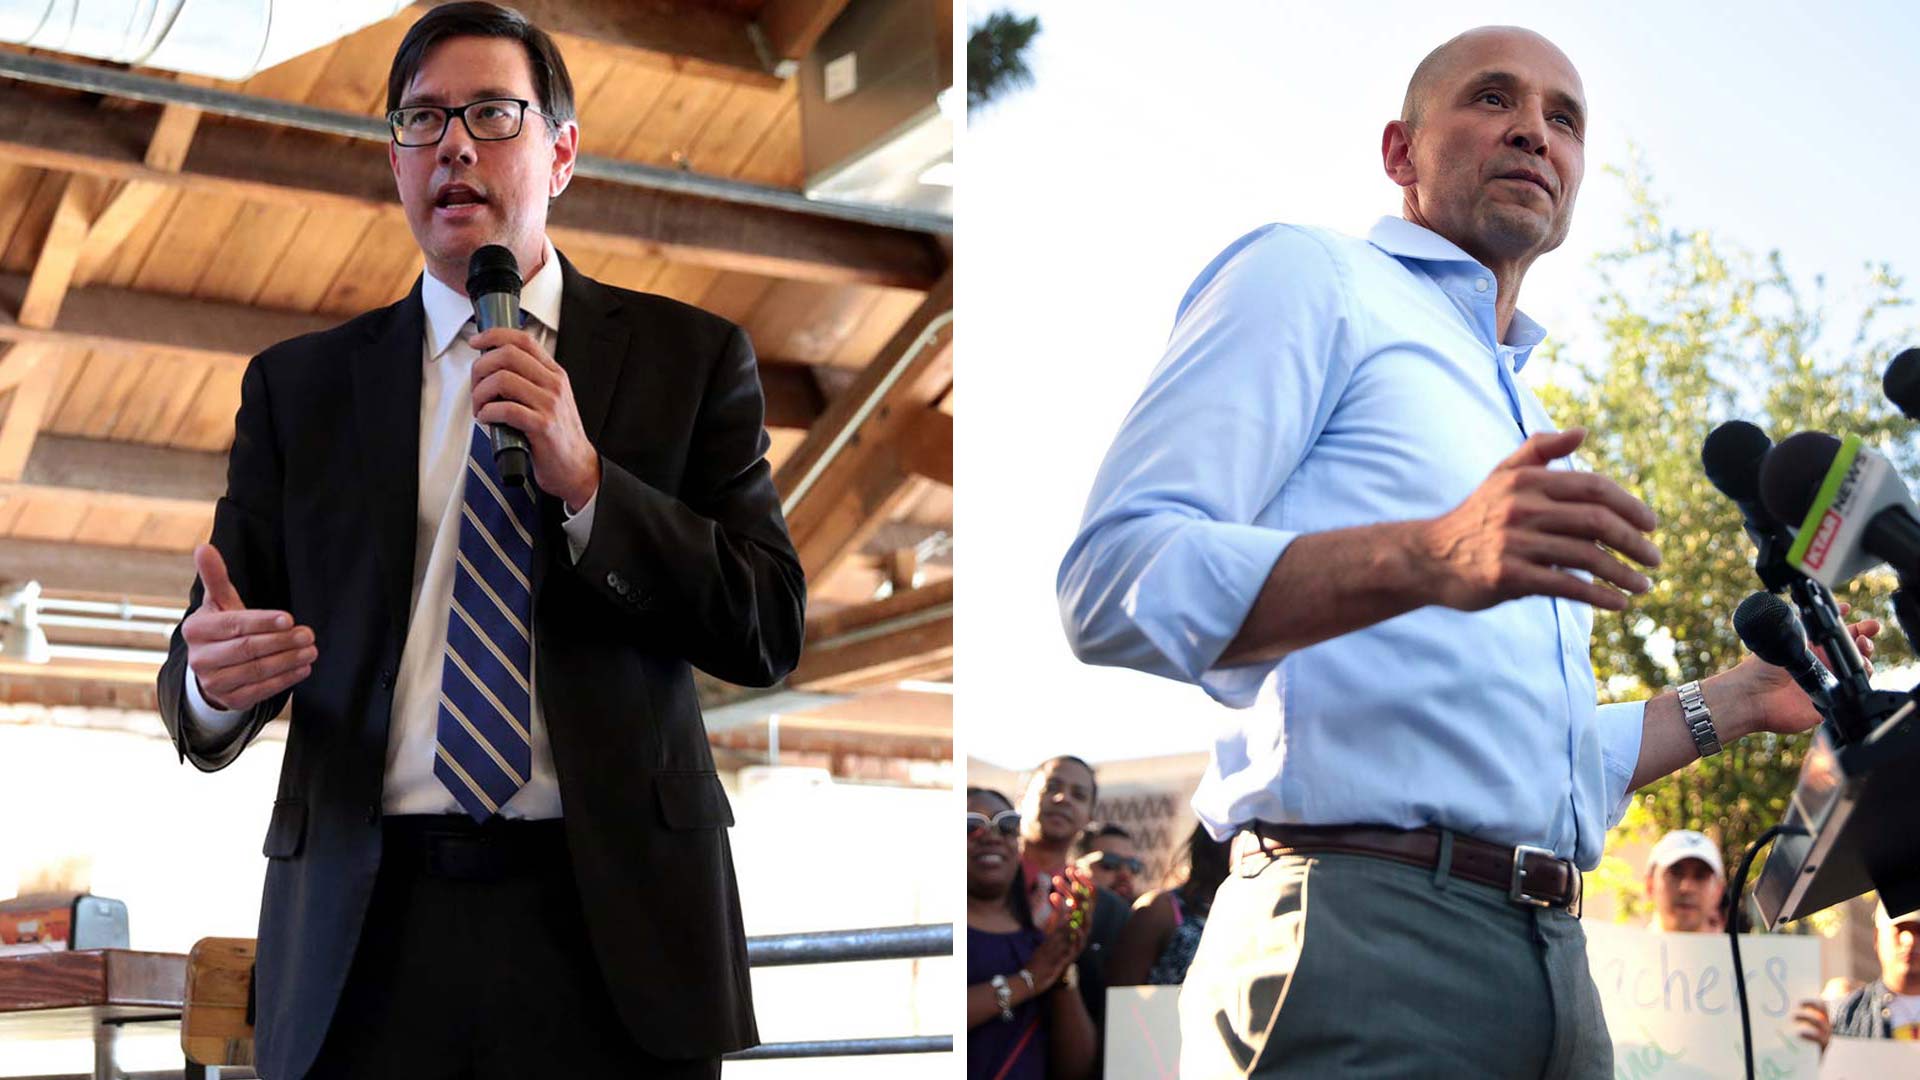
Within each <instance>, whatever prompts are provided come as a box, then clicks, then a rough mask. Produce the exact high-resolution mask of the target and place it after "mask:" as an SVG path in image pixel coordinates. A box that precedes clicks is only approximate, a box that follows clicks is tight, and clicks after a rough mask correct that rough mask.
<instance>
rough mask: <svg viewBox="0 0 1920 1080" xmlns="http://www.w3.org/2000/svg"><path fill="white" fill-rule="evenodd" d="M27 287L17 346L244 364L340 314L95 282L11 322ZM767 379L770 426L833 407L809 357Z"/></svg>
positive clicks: (14, 287)
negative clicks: (52, 308) (53, 306)
mask: <svg viewBox="0 0 1920 1080" xmlns="http://www.w3.org/2000/svg"><path fill="white" fill-rule="evenodd" d="M26 287H27V279H26V278H25V277H23V276H21V275H18V274H0V341H12V342H15V343H16V344H15V346H14V349H15V351H16V352H17V351H18V350H20V349H21V348H22V347H23V346H35V347H38V348H39V349H41V350H45V349H92V350H106V351H111V352H120V353H127V354H131V355H142V356H149V355H161V354H164V355H169V356H182V357H186V358H189V359H192V360H196V361H199V362H201V363H205V364H208V365H211V366H217V367H230V368H238V367H242V366H244V365H245V364H246V362H247V360H248V358H249V357H251V356H252V355H253V354H255V353H257V352H259V351H260V350H262V349H264V348H266V347H267V346H269V345H272V344H274V343H275V342H279V341H285V340H286V339H288V338H291V337H297V336H299V335H301V334H306V333H311V332H313V331H315V330H323V329H325V328H327V327H329V326H332V325H334V324H335V323H338V322H339V321H340V320H339V319H338V318H337V317H335V316H329V315H311V314H307V313H305V312H293V311H273V310H269V309H266V308H257V307H252V306H250V305H246V304H234V303H228V302H226V301H223V300H200V299H193V298H189V297H175V296H162V295H158V294H155V293H148V292H139V291H136V290H132V289H115V288H107V287H99V286H92V287H83V288H78V289H74V290H72V291H70V292H69V293H68V294H67V299H66V303H65V305H64V306H63V308H62V309H61V312H60V317H59V319H58V320H57V321H56V322H55V324H54V325H53V326H51V327H34V326H24V325H21V324H20V323H18V322H9V321H7V319H6V317H5V311H6V310H10V309H11V308H12V307H14V306H15V297H18V296H20V295H21V294H22V292H23V291H24V290H25V288H26ZM11 355H12V354H9V356H11ZM22 355H23V357H24V356H26V355H37V354H33V353H31V352H29V353H28V354H22ZM28 367H29V365H28V364H27V363H26V361H25V360H24V359H23V360H22V361H19V362H9V361H8V360H7V359H6V358H0V390H5V389H7V388H8V387H9V386H11V385H12V383H13V381H14V380H15V379H17V378H19V377H22V376H24V374H25V372H26V370H28ZM760 383H761V387H762V388H763V390H764V391H765V394H766V399H767V426H768V427H772V428H801V429H804V428H808V427H811V426H812V425H813V423H814V421H815V420H817V419H818V418H819V416H820V414H821V411H822V410H823V409H824V408H825V404H826V402H825V398H824V395H823V394H822V391H821V389H820V384H819V381H818V380H817V379H816V378H815V377H814V372H813V368H812V367H811V366H809V365H807V364H801V363H795V362H793V361H789V360H781V359H778V358H773V359H763V360H761V362H760ZM16 475H18V474H16Z"/></svg>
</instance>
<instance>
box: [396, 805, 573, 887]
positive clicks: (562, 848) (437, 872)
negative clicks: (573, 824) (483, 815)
mask: <svg viewBox="0 0 1920 1080" xmlns="http://www.w3.org/2000/svg"><path fill="white" fill-rule="evenodd" d="M381 844H382V847H381V854H380V864H381V868H382V869H386V870H396V871H411V872H414V873H420V874H425V875H427V876H429V877H440V878H453V879H457V880H461V881H497V880H499V879H502V878H510V877H532V876H535V875H539V874H546V873H552V872H554V871H556V870H562V869H565V868H566V866H567V865H568V863H567V834H566V826H565V824H564V823H563V822H562V821H561V820H560V819H559V818H546V819H542V820H539V821H518V820H511V819H507V818H500V817H494V818H490V819H488V820H487V821H486V823H484V824H481V823H478V822H475V821H474V820H473V819H472V818H471V817H468V816H467V815H465V814H404V815H397V816H389V817H386V818H383V819H382V820H381Z"/></svg>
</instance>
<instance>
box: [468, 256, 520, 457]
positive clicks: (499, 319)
mask: <svg viewBox="0 0 1920 1080" xmlns="http://www.w3.org/2000/svg"><path fill="white" fill-rule="evenodd" d="M467 296H468V297H469V298H470V299H472V301H473V325H474V326H476V327H478V328H479V329H480V332H481V333H483V334H484V333H486V332H487V331H488V330H491V329H493V328H494V327H496V326H511V327H513V328H515V329H518V328H519V326H520V263H519V261H518V260H516V259H515V258H514V257H513V252H511V251H509V250H507V248H505V247H503V246H501V245H500V244H488V245H486V246H485V247H482V248H480V249H479V250H477V251H475V252H474V253H473V257H472V258H471V259H468V260H467ZM487 428H488V435H489V437H490V438H491V439H492V441H493V464H494V467H495V468H497V469H499V470H500V479H501V481H502V482H504V483H507V484H510V485H513V486H516V487H518V486H524V485H525V484H526V482H527V477H528V475H529V474H531V473H532V471H533V454H532V450H531V449H529V447H528V445H527V437H526V435H525V434H524V433H522V432H521V431H520V430H519V429H518V428H515V427H513V426H511V425H508V424H489V425H487Z"/></svg>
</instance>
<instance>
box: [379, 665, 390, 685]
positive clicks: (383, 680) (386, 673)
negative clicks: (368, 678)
mask: <svg viewBox="0 0 1920 1080" xmlns="http://www.w3.org/2000/svg"><path fill="white" fill-rule="evenodd" d="M380 689H382V690H391V689H393V669H392V668H381V669H380Z"/></svg>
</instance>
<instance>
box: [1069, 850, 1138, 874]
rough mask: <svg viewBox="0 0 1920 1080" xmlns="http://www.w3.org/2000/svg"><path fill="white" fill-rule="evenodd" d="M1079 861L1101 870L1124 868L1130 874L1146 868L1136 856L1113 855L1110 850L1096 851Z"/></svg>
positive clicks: (1090, 867)
mask: <svg viewBox="0 0 1920 1080" xmlns="http://www.w3.org/2000/svg"><path fill="white" fill-rule="evenodd" d="M1080 861H1081V862H1083V863H1085V864H1086V865H1087V868H1088V869H1093V868H1094V867H1098V868H1100V869H1102V870H1113V871H1120V870H1125V871H1127V872H1128V873H1132V874H1140V873H1145V872H1146V869H1147V864H1146V863H1145V862H1144V861H1142V860H1141V859H1140V858H1139V857H1138V856H1136V855H1115V854H1114V853H1113V852H1111V851H1096V852H1094V853H1093V854H1091V855H1089V856H1087V857H1086V858H1084V859H1082V860H1080Z"/></svg>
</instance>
